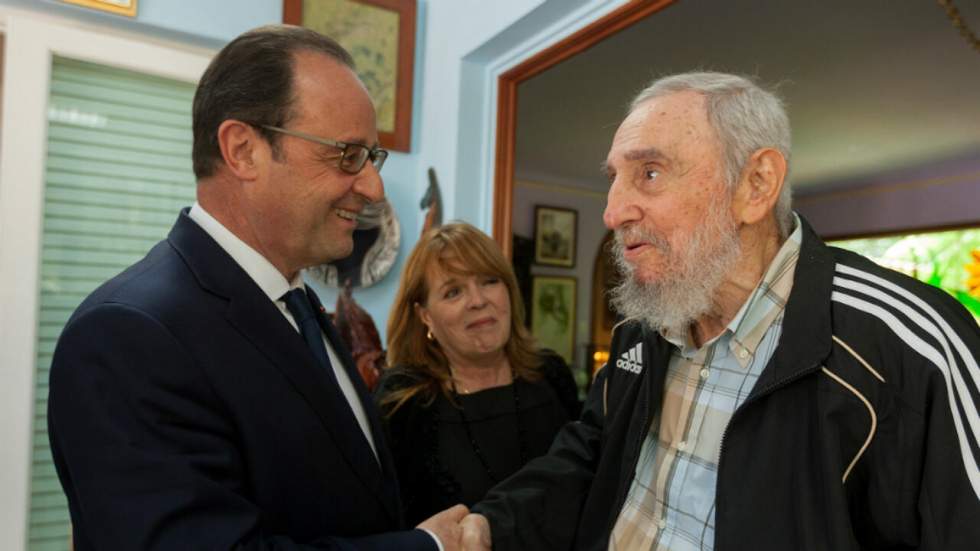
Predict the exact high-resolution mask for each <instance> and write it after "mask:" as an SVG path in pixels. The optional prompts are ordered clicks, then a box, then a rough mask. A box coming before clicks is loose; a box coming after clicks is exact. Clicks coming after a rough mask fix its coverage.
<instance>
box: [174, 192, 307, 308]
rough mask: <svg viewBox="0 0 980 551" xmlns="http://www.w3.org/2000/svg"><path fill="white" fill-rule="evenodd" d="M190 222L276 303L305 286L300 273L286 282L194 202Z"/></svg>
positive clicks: (264, 258)
mask: <svg viewBox="0 0 980 551" xmlns="http://www.w3.org/2000/svg"><path fill="white" fill-rule="evenodd" d="M188 216H190V218H191V220H193V221H194V222H196V223H197V225H198V226H201V229H203V230H204V231H205V232H207V234H208V235H210V236H211V238H212V239H214V240H215V241H216V242H217V243H218V246H220V247H221V248H222V249H224V251H225V252H226V253H228V256H230V257H231V258H232V260H234V261H235V263H236V264H238V265H239V266H241V268H242V269H243V270H245V273H246V274H248V276H249V277H250V278H252V281H254V282H255V284H256V285H258V286H259V289H262V292H263V293H265V294H266V295H267V296H268V297H269V299H270V300H272V301H277V300H279V299H280V298H281V297H282V295H284V294H285V293H286V291H289V290H290V289H295V288H301V287H303V278H302V277H300V275H299V274H298V273H297V274H296V277H294V278H293V280H292V281H288V280H286V278H285V277H284V276H283V275H282V273H281V272H279V270H277V269H276V267H275V266H273V265H272V263H271V262H269V260H268V259H267V258H266V257H264V256H262V254H261V253H259V252H258V251H256V250H255V249H253V248H252V247H250V246H248V244H246V243H245V242H244V241H242V240H241V239H240V238H239V237H238V236H237V235H235V234H234V233H232V232H231V230H229V229H228V228H226V227H224V225H222V224H221V222H218V220H217V219H216V218H215V217H214V216H211V214H210V213H209V212H208V211H206V210H204V207H202V206H201V204H200V203H197V202H195V203H194V206H192V207H191V210H190V212H189V213H188Z"/></svg>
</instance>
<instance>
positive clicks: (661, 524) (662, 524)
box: [657, 518, 667, 530]
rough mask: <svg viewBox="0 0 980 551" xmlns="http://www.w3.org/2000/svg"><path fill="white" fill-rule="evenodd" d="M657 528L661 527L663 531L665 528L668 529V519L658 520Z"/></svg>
mask: <svg viewBox="0 0 980 551" xmlns="http://www.w3.org/2000/svg"><path fill="white" fill-rule="evenodd" d="M657 526H659V527H660V529H661V530H663V529H664V528H666V527H667V519H665V518H662V519H660V520H658V521H657Z"/></svg>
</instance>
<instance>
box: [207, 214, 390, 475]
mask: <svg viewBox="0 0 980 551" xmlns="http://www.w3.org/2000/svg"><path fill="white" fill-rule="evenodd" d="M188 215H189V216H190V218H191V220H193V221H194V222H196V223H197V225H198V226H201V229H203V230H204V231H205V232H207V234H208V235H210V236H211V237H212V238H213V239H214V240H215V241H216V242H217V243H218V245H219V246H220V247H221V248H222V249H224V251H225V252H226V253H228V256H230V257H231V258H232V260H234V261H235V263H237V264H238V265H239V266H241V267H242V269H243V270H245V273H246V274H248V276H249V277H250V278H252V281H254V282H255V284H256V285H258V286H259V289H262V292H263V293H265V294H266V296H268V297H269V300H271V301H272V303H273V304H275V305H276V308H278V309H279V312H280V313H281V314H282V315H283V317H285V318H286V321H288V322H289V324H290V325H292V326H293V329H295V330H296V332H297V333H298V332H299V326H298V325H296V320H295V319H293V315H292V314H291V313H290V312H289V309H288V308H286V303H285V302H284V301H283V300H280V299H281V297H282V296H283V295H284V294H286V292H287V291H290V290H292V289H304V292H305V286H304V284H303V278H301V277H300V276H299V274H296V277H295V278H293V280H292V281H287V280H286V278H285V276H283V275H282V273H280V272H279V270H277V269H276V267H275V266H273V265H272V263H271V262H269V261H268V260H267V259H266V258H265V257H264V256H262V255H261V254H259V252H258V251H256V250H255V249H253V248H252V247H249V246H248V245H247V244H246V243H245V242H244V241H242V240H241V239H239V238H238V236H237V235H235V234H233V233H232V232H231V231H230V230H228V228H226V227H224V226H223V225H222V224H221V222H218V220H217V219H215V218H214V217H213V216H211V215H210V214H209V213H208V211H206V210H204V207H202V206H201V205H200V204H199V203H197V202H195V203H194V206H193V207H191V211H190V213H189V214H188ZM323 344H324V346H326V347H327V356H329V357H330V366H331V368H333V372H334V375H335V376H336V377H337V383H338V384H339V385H340V390H341V391H342V392H343V393H344V397H345V398H347V403H348V404H350V408H351V411H353V412H354V417H355V418H356V419H357V424H358V425H360V427H361V431H363V432H364V437H365V438H366V439H367V441H368V444H369V445H370V446H371V451H372V452H373V453H374V459H375V460H376V461H377V460H378V451H377V449H375V445H374V437H373V435H372V434H371V426H370V425H369V424H368V421H367V415H366V414H365V413H364V405H363V404H362V403H361V400H360V399H359V398H358V397H357V391H356V390H354V385H353V384H352V383H351V380H350V377H348V375H347V370H345V369H344V368H343V367H342V364H341V363H340V358H338V357H337V353H336V352H335V351H334V349H333V346H331V345H330V341H329V340H327V338H326V335H324V336H323ZM379 464H380V462H379Z"/></svg>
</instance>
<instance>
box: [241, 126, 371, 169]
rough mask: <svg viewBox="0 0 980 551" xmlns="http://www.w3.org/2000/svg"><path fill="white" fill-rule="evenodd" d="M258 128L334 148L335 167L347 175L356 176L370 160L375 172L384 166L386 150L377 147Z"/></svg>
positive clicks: (274, 127) (282, 129) (288, 131)
mask: <svg viewBox="0 0 980 551" xmlns="http://www.w3.org/2000/svg"><path fill="white" fill-rule="evenodd" d="M259 126H261V127H262V128H265V129H266V130H272V131H273V132H278V133H280V134H286V135H287V136H293V137H294V138H299V139H301V140H307V141H310V142H313V143H318V144H322V145H329V146H330V147H336V148H337V149H339V150H340V163H339V164H338V165H337V167H338V168H340V170H343V171H344V172H346V173H348V174H357V173H358V172H360V171H361V169H362V168H364V163H366V162H367V160H368V159H371V164H373V165H374V168H375V169H376V170H381V167H382V166H384V164H385V160H386V159H387V158H388V150H386V149H381V148H380V147H377V146H375V147H373V148H369V147H368V146H366V145H361V144H359V143H345V142H338V141H335V140H328V139H327V138H320V137H318V136H314V135H312V134H307V133H305V132H299V131H296V130H287V129H285V128H279V127H278V126H270V125H268V124H260V125H259Z"/></svg>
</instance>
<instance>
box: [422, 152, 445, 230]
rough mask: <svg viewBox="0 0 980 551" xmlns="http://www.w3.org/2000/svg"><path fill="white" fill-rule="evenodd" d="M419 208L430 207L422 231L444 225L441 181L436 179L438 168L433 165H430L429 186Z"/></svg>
mask: <svg viewBox="0 0 980 551" xmlns="http://www.w3.org/2000/svg"><path fill="white" fill-rule="evenodd" d="M419 208H421V209H422V210H425V209H429V212H427V213H425V222H424V223H423V224H422V233H425V232H427V231H429V228H435V227H438V226H441V225H442V196H441V194H440V193H439V181H438V180H437V179H436V169H435V168H433V167H431V166H430V167H429V187H428V188H426V190H425V194H424V195H422V201H421V202H420V203H419Z"/></svg>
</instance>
